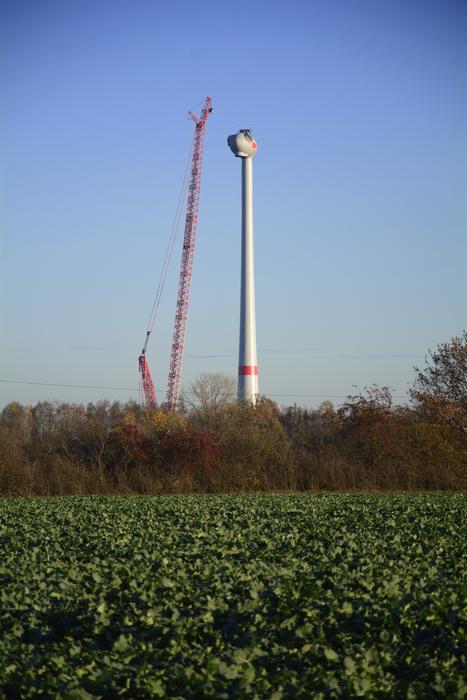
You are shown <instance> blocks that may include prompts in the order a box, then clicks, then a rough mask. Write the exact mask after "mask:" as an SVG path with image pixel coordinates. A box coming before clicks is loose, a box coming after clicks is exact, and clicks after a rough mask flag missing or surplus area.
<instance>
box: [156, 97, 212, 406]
mask: <svg viewBox="0 0 467 700" xmlns="http://www.w3.org/2000/svg"><path fill="white" fill-rule="evenodd" d="M211 104H212V100H211V98H210V97H206V100H205V102H204V105H203V109H202V110H201V115H200V116H199V117H196V116H195V115H194V114H192V113H191V112H189V113H188V114H189V115H190V117H191V118H192V119H193V121H194V122H195V138H194V141H193V156H192V159H191V175H190V184H189V186H188V202H187V206H186V218H185V234H184V237H183V250H182V260H181V263H180V277H179V280H178V297H177V308H176V311H175V323H174V331H173V338H172V352H171V355H170V366H169V379H168V383H167V395H166V398H165V403H166V406H167V408H168V409H169V410H170V409H171V410H175V409H176V408H177V403H178V396H179V393H180V377H181V371H182V362H183V351H184V348H185V333H186V322H187V318H188V303H189V301H190V288H191V272H192V268H193V256H194V253H195V240H196V227H197V225H198V212H199V194H200V190H201V166H202V163H203V151H204V137H205V133H206V122H207V120H208V117H209V115H210V114H211V112H212V107H211Z"/></svg>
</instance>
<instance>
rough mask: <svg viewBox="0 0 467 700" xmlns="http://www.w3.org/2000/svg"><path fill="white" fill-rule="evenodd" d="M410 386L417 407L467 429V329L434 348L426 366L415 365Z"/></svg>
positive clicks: (425, 413) (424, 413)
mask: <svg viewBox="0 0 467 700" xmlns="http://www.w3.org/2000/svg"><path fill="white" fill-rule="evenodd" d="M415 371H416V378H415V380H414V382H413V384H412V386H411V388H410V397H411V399H412V402H413V404H414V405H415V407H416V408H417V409H418V410H419V411H420V413H421V414H422V415H424V416H426V417H427V418H428V419H431V420H434V421H436V422H438V423H444V424H446V425H450V426H452V427H454V428H456V429H458V430H461V431H464V430H465V429H466V428H467V331H463V333H462V335H461V336H460V337H458V338H452V340H451V341H450V342H448V343H442V344H440V345H438V347H437V349H436V350H430V351H429V353H428V357H427V358H426V366H425V368H424V369H419V368H418V367H415Z"/></svg>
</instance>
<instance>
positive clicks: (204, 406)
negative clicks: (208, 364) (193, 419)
mask: <svg viewBox="0 0 467 700" xmlns="http://www.w3.org/2000/svg"><path fill="white" fill-rule="evenodd" d="M234 398H235V379H234V378H233V377H229V376H227V375H225V374H221V373H220V372H216V373H213V374H200V376H199V377H198V379H196V380H195V381H194V382H193V383H192V385H191V391H190V392H185V393H184V395H183V402H184V404H185V405H186V406H187V407H188V408H190V409H191V410H192V411H193V413H194V414H195V415H196V416H197V418H198V419H199V420H200V421H201V422H202V423H203V424H204V425H206V426H207V427H209V428H214V427H216V425H217V423H218V420H219V416H220V414H221V413H222V411H223V409H224V408H225V407H226V406H227V404H229V403H231V402H232V401H233V400H234Z"/></svg>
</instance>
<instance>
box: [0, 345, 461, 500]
mask: <svg viewBox="0 0 467 700" xmlns="http://www.w3.org/2000/svg"><path fill="white" fill-rule="evenodd" d="M232 390H233V380H231V379H229V378H228V377H224V376H222V375H217V374H214V375H202V376H201V377H200V378H199V379H198V380H197V381H196V382H195V383H194V385H193V387H192V394H191V395H190V396H192V397H193V398H191V399H188V397H187V396H185V397H184V398H183V400H182V406H181V410H180V411H177V412H172V411H166V410H164V409H162V408H145V407H142V406H141V405H139V404H137V403H134V402H130V403H126V404H120V403H118V402H115V403H110V402H108V401H101V402H98V403H95V404H88V405H87V406H83V405H77V404H70V403H51V402H46V401H45V402H39V403H37V404H36V405H35V406H23V405H21V404H19V403H10V404H9V405H7V406H6V407H5V408H4V409H3V411H2V412H1V414H0V495H2V496H33V495H73V494H75V495H79V494H104V493H137V494H155V493H193V492H200V493H201V492H203V493H219V492H222V493H225V492H235V491H284V490H286V491H295V490H296V491H309V490H328V491H333V490H337V491H341V490H345V491H347V490H402V491H404V490H423V491H431V490H446V491H452V490H464V489H465V488H466V482H467V468H466V467H467V430H466V428H467V333H466V332H464V333H463V335H462V336H461V337H460V338H453V339H452V340H451V341H450V342H449V343H445V344H442V345H439V346H438V348H437V349H436V350H435V351H434V352H430V353H429V356H428V357H427V361H426V367H425V368H424V369H419V368H415V379H414V381H413V383H412V386H411V389H410V397H411V403H410V405H409V406H397V405H394V404H393V401H392V397H391V392H390V390H389V389H388V388H387V387H378V386H372V387H369V388H367V389H365V390H364V391H362V392H361V393H359V394H356V395H355V396H349V397H348V398H347V400H346V401H345V403H344V404H343V405H342V406H341V407H340V408H339V409H338V410H336V409H335V408H334V406H333V405H332V403H331V402H328V401H326V402H323V403H322V404H321V406H320V407H319V408H318V409H316V410H308V409H304V408H301V407H299V406H296V405H294V406H290V407H287V408H280V407H279V406H278V405H277V404H276V403H275V402H273V401H271V400H270V399H267V398H264V397H263V398H260V400H259V402H258V404H257V405H256V406H251V405H248V404H245V405H242V404H239V403H238V402H237V401H235V400H234V399H233V396H232Z"/></svg>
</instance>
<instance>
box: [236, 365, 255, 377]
mask: <svg viewBox="0 0 467 700" xmlns="http://www.w3.org/2000/svg"><path fill="white" fill-rule="evenodd" d="M238 373H239V374H243V375H245V374H258V367H257V366H256V365H243V366H241V367H239V368H238Z"/></svg>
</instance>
